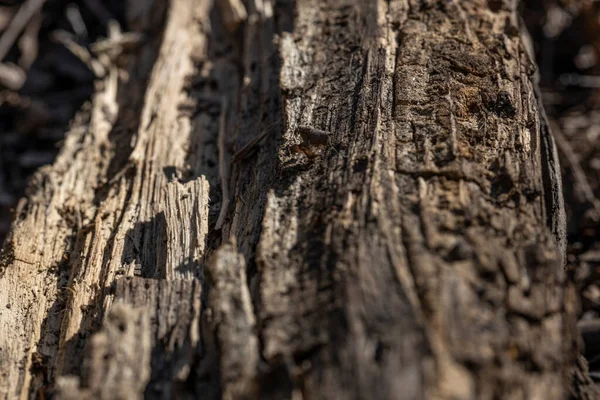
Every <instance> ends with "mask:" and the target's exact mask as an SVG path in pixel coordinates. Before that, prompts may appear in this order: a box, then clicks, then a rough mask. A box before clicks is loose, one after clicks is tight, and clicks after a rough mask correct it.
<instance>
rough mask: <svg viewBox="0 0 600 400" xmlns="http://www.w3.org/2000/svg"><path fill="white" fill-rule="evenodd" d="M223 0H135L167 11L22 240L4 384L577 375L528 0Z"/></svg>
mask: <svg viewBox="0 0 600 400" xmlns="http://www.w3.org/2000/svg"><path fill="white" fill-rule="evenodd" d="M509 3H511V4H509ZM219 5H220V7H214V5H213V3H212V2H211V1H208V0H200V1H193V0H172V1H169V2H166V1H163V0H155V1H150V2H140V1H130V2H129V7H130V8H129V19H130V24H131V27H132V28H133V29H134V30H136V31H139V32H152V31H157V32H160V33H159V34H156V35H148V37H147V38H146V41H145V43H144V44H143V45H141V47H139V48H137V49H135V50H134V51H133V52H132V53H130V54H128V63H127V64H126V67H122V68H126V70H123V69H122V70H120V71H117V70H116V68H113V69H112V70H111V72H110V73H109V74H108V75H107V76H106V77H105V78H104V79H103V80H101V81H100V82H99V83H98V89H97V93H96V95H95V97H94V99H93V102H92V104H91V105H90V106H89V107H88V108H87V109H84V110H82V112H81V113H80V116H79V117H78V119H77V120H76V121H74V123H73V126H72V129H71V131H70V132H69V134H68V136H67V140H66V141H65V144H64V147H63V149H62V151H61V154H60V156H59V158H58V159H57V161H56V163H55V164H54V165H53V166H52V167H48V168H45V169H42V170H41V171H39V173H38V174H37V175H36V178H35V179H34V181H33V182H32V184H31V186H30V187H31V189H30V193H29V194H28V197H27V199H25V200H23V201H22V202H21V203H20V205H19V209H18V210H17V217H16V219H15V222H14V224H13V228H12V233H11V236H10V238H9V240H8V242H7V244H6V246H5V248H4V253H3V256H2V266H1V268H0V271H1V272H0V306H1V309H0V322H1V323H0V376H1V377H2V380H1V381H0V382H1V385H0V397H2V398H15V397H22V398H26V397H28V396H34V395H36V394H40V393H41V394H43V393H45V392H47V391H50V390H54V391H56V392H57V395H58V396H59V397H61V398H82V397H85V396H88V397H90V398H114V397H119V396H120V397H121V398H141V397H148V398H172V397H175V396H177V397H178V398H198V397H202V398H219V397H223V398H229V399H238V398H258V397H260V398H265V399H269V398H274V399H275V398H277V399H279V398H294V399H299V398H310V399H313V398H353V399H362V398H378V399H379V398H381V399H385V398H390V399H391V398H402V399H420V398H441V399H494V398H503V399H530V398H541V399H563V398H564V397H565V396H566V394H567V393H568V385H569V380H570V375H569V374H570V371H571V369H570V368H571V365H572V364H573V363H574V361H575V357H574V354H575V349H576V345H575V343H576V341H575V334H574V332H575V325H574V321H573V316H574V311H575V306H576V304H575V294H574V292H573V289H572V287H571V286H570V285H568V283H567V282H566V278H565V276H564V273H563V268H562V256H561V254H562V253H563V249H564V212H563V209H562V198H561V197H560V188H561V184H560V180H559V178H558V177H557V176H558V173H557V171H558V168H557V163H556V157H555V151H554V148H553V143H552V140H551V138H550V136H549V134H548V129H547V127H546V125H545V123H544V119H543V116H542V115H543V114H542V110H541V109H540V106H539V103H538V100H537V98H536V95H535V89H534V83H533V82H532V76H533V74H534V71H535V66H534V64H533V61H532V59H531V57H530V56H529V54H528V52H527V51H526V46H525V43H524V40H523V39H522V36H521V35H520V34H519V24H518V20H517V17H516V13H515V9H514V8H515V6H514V5H513V4H512V2H502V1H485V0H473V1H468V2H459V1H446V0H443V1H442V0H440V1H425V0H421V1H417V0H392V1H384V0H380V1H361V0H346V1H337V0H327V1H323V0H298V1H297V2H293V1H278V2H275V3H273V2H271V1H270V0H251V1H248V2H245V3H244V4H242V3H241V2H239V1H237V0H236V1H234V0H228V1H225V0H223V4H221V3H219ZM161 24H164V27H163V28H162V29H158V30H157V27H158V26H161ZM135 355H137V358H135V357H134V356H135Z"/></svg>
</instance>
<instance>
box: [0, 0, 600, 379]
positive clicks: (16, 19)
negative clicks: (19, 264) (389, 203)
mask: <svg viewBox="0 0 600 400" xmlns="http://www.w3.org/2000/svg"><path fill="white" fill-rule="evenodd" d="M490 1H492V0H490ZM125 4H126V2H125V1H123V0H104V1H103V0H78V1H70V0H69V1H67V0H46V1H44V0H27V1H22V0H0V243H2V242H3V240H4V238H5V237H6V234H7V232H8V230H9V227H10V221H11V216H12V212H11V210H12V209H13V208H14V207H15V205H16V203H17V201H18V200H19V198H20V197H21V196H23V195H24V193H25V188H26V185H27V181H28V178H29V177H30V175H31V174H32V173H33V172H34V171H35V170H36V169H37V168H39V167H41V166H43V165H45V164H48V163H51V162H52V161H53V160H54V157H55V156H56V154H57V152H58V149H59V148H60V144H61V141H62V140H63V137H64V134H65V132H66V131H68V128H69V122H70V121H71V120H72V119H73V117H74V116H75V114H76V112H77V110H78V109H80V108H81V107H82V106H85V102H86V101H88V100H89V99H90V96H91V94H92V93H93V91H94V80H95V76H94V74H93V73H92V72H91V71H90V69H89V68H88V66H87V65H86V64H85V63H84V62H82V61H81V60H80V58H78V57H76V56H75V55H74V54H73V52H72V51H70V50H68V49H67V46H66V45H65V44H66V43H75V44H77V45H79V46H80V47H81V48H88V47H89V46H90V45H91V44H92V43H93V42H95V41H96V40H98V39H100V38H102V37H106V36H108V29H109V25H110V24H109V21H111V20H116V21H118V22H120V24H121V27H122V29H123V30H126V29H127V27H126V26H124V23H123V20H124V12H125V10H124V6H125ZM520 12H521V16H522V18H523V21H524V23H525V25H526V26H527V28H528V30H529V32H530V34H531V37H532V39H533V42H534V49H535V54H536V58H537V62H538V66H539V72H540V76H541V79H540V86H541V90H542V93H543V99H544V103H545V106H546V111H547V113H548V116H549V118H550V124H551V128H552V131H553V135H554V137H555V139H556V143H557V147H558V151H559V154H560V158H561V163H562V172H563V185H564V191H565V193H564V194H565V201H566V208H567V215H568V238H569V247H568V265H567V270H568V272H569V273H570V274H571V276H572V278H573V279H575V281H576V283H577V288H578V290H579V294H580V297H581V310H580V311H581V312H580V325H581V326H582V327H583V328H585V329H584V331H585V332H588V333H589V332H591V335H588V338H587V340H586V344H587V345H588V346H587V353H586V357H587V359H588V361H589V364H590V365H589V366H590V376H591V377H592V378H593V379H594V380H596V381H600V356H599V354H600V235H599V230H600V201H599V200H598V199H599V197H600V4H599V2H596V1H593V0H524V1H521V3H520ZM586 329H587V330H586ZM590 337H591V338H592V339H590ZM594 337H598V340H597V341H598V343H597V346H596V347H597V348H596V347H595V346H594V340H595V339H593V338H594Z"/></svg>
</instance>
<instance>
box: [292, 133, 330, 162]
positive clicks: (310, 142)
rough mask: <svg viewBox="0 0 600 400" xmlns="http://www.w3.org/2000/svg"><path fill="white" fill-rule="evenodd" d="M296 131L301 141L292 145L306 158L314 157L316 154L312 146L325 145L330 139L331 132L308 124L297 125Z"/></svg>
mask: <svg viewBox="0 0 600 400" xmlns="http://www.w3.org/2000/svg"><path fill="white" fill-rule="evenodd" d="M296 132H297V133H298V134H299V135H300V137H301V138H302V143H300V144H299V145H296V146H294V151H296V152H302V153H304V154H305V155H306V156H307V157H308V158H314V157H315V156H316V155H315V153H314V151H313V148H314V147H321V146H326V145H327V144H329V142H330V140H331V132H328V131H324V130H321V129H316V128H312V127H310V126H299V127H298V128H297V129H296Z"/></svg>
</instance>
